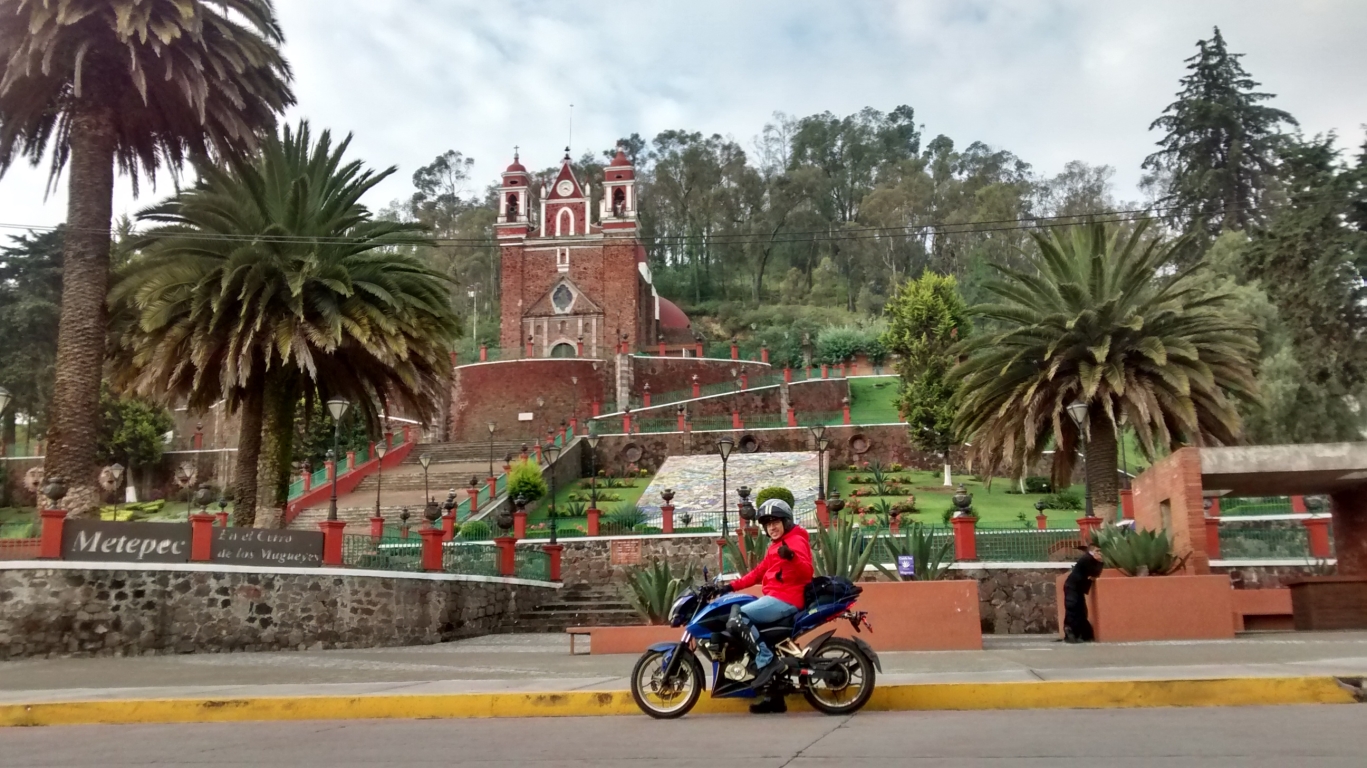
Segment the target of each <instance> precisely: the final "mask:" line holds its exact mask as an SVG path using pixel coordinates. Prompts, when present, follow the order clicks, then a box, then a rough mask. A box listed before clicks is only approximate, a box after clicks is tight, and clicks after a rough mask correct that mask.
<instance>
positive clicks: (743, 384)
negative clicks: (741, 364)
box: [740, 371, 750, 389]
mask: <svg viewBox="0 0 1367 768" xmlns="http://www.w3.org/2000/svg"><path fill="white" fill-rule="evenodd" d="M740 388H741V389H749V388H750V374H748V373H746V372H744V371H741V374H740Z"/></svg>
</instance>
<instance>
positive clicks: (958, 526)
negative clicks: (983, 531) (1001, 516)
mask: <svg viewBox="0 0 1367 768" xmlns="http://www.w3.org/2000/svg"><path fill="white" fill-rule="evenodd" d="M950 522H951V523H953V524H954V559H955V560H977V559H978V541H977V538H976V536H977V534H976V529H977V526H978V518H976V517H955V518H953V519H951V520H950Z"/></svg>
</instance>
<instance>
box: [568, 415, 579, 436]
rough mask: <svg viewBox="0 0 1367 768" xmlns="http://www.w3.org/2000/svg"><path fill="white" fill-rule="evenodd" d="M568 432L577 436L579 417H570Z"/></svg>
mask: <svg viewBox="0 0 1367 768" xmlns="http://www.w3.org/2000/svg"><path fill="white" fill-rule="evenodd" d="M570 431H571V432H573V433H574V434H576V435H577V434H579V417H578V416H571V417H570Z"/></svg>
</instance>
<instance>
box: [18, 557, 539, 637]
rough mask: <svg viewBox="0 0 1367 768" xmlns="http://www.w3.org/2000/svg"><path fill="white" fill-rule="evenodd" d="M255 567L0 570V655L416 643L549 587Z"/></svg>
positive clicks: (511, 620) (496, 626) (531, 603)
mask: <svg viewBox="0 0 1367 768" xmlns="http://www.w3.org/2000/svg"><path fill="white" fill-rule="evenodd" d="M256 570H259V569H254V570H251V571H245V572H244V571H240V570H239V571H226V572H225V571H215V570H190V569H186V570H169V569H168V570H104V569H98V568H79V569H66V568H61V569H59V568H51V569H46V568H33V569H13V570H9V569H7V570H0V659H14V658H23V657H35V656H37V657H41V656H125V655H149V654H163V653H198V652H210V653H219V652H226V651H276V650H304V649H323V648H373V647H381V646H395V645H421V644H428V643H437V642H442V641H445V640H452V639H456V638H460V637H469V636H474V635H483V634H489V633H491V632H507V631H515V630H516V629H517V627H518V617H519V614H520V613H521V612H523V611H529V610H531V609H532V608H534V607H535V605H536V604H537V603H539V602H541V601H543V600H544V599H546V598H547V597H548V596H549V595H550V594H551V593H552V592H554V591H555V590H554V589H553V588H552V587H549V586H532V585H527V584H517V583H509V582H505V581H500V580H488V579H485V580H454V579H450V578H445V579H432V578H411V577H409V578H405V577H397V576H395V577H390V576H360V575H349V574H348V575H332V574H327V573H322V572H317V573H314V572H307V571H300V570H295V571H291V572H269V573H266V572H255V571H256Z"/></svg>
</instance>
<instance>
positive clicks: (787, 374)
mask: <svg viewBox="0 0 1367 768" xmlns="http://www.w3.org/2000/svg"><path fill="white" fill-rule="evenodd" d="M783 383H784V384H792V383H793V369H792V368H789V367H788V366H786V365H785V366H783Z"/></svg>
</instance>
